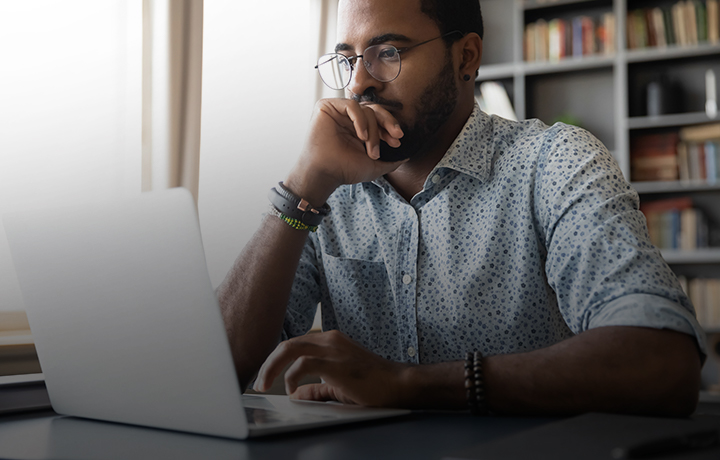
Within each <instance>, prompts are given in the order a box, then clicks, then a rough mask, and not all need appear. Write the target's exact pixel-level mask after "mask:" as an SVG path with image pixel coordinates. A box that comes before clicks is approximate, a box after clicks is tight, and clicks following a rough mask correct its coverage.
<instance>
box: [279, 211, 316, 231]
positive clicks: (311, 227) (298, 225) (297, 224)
mask: <svg viewBox="0 0 720 460" xmlns="http://www.w3.org/2000/svg"><path fill="white" fill-rule="evenodd" d="M270 214H271V215H273V216H275V217H279V218H280V219H282V220H283V221H284V222H285V223H286V224H288V225H289V226H291V227H292V228H294V229H295V230H310V231H311V232H315V231H317V229H318V226H317V225H307V224H304V223H302V222H301V221H299V220H297V219H293V218H292V217H288V216H286V215H285V214H283V213H281V212H280V211H278V209H277V208H276V207H275V206H273V205H270Z"/></svg>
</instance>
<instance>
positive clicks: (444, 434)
mask: <svg viewBox="0 0 720 460" xmlns="http://www.w3.org/2000/svg"><path fill="white" fill-rule="evenodd" d="M551 420H555V419H548V418H515V417H512V418H510V417H508V418H480V417H472V416H471V415H469V414H450V413H434V414H429V413H416V414H411V415H407V416H403V417H399V418H396V419H388V420H381V421H372V422H363V423H356V424H349V425H342V426H338V427H333V428H322V429H316V430H311V431H306V432H297V433H292V434H284V435H276V436H269V437H262V438H257V439H251V440H247V441H233V440H228V439H221V438H212V437H208V436H197V435H192V434H184V433H177V432H171V431H164V430H155V429H149V428H140V427H134V426H128V425H120V424H113V423H104V422H95V421H90V420H84V419H78V418H73V417H61V416H58V415H56V414H54V413H53V412H43V413H36V414H32V413H29V414H24V415H15V416H7V417H4V418H0V458H12V459H44V458H56V459H59V458H63V459H71V458H72V459H77V460H81V459H91V458H92V459H137V460H144V459H152V460H157V459H166V458H167V459H175V460H185V459H193V460H194V459H213V460H214V459H218V460H221V459H235V460H237V459H275V458H277V459H286V460H292V459H298V460H310V459H312V460H315V459H343V460H352V459H363V460H365V459H371V458H372V459H385V458H387V459H405V458H408V459H433V460H439V459H440V458H442V457H443V455H446V454H448V453H450V452H453V451H456V450H458V449H462V448H467V447H470V446H473V445H475V444H478V443H481V442H485V441H490V440H493V439H497V438H499V437H501V436H504V435H509V434H513V433H517V432H520V431H522V430H526V429H530V428H533V427H536V426H539V425H542V424H544V423H547V422H549V421H551Z"/></svg>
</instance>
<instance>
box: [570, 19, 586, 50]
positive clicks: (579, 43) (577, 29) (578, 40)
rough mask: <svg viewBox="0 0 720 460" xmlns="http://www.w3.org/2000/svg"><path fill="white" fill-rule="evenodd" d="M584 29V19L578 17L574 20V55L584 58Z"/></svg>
mask: <svg viewBox="0 0 720 460" xmlns="http://www.w3.org/2000/svg"><path fill="white" fill-rule="evenodd" d="M582 34H583V27H582V17H581V16H578V17H576V18H573V20H572V44H573V45H572V55H573V57H582V55H583V36H582Z"/></svg>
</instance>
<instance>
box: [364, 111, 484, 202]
mask: <svg viewBox="0 0 720 460" xmlns="http://www.w3.org/2000/svg"><path fill="white" fill-rule="evenodd" d="M492 145H493V124H492V121H491V119H490V116H489V115H487V114H486V113H485V112H483V111H482V110H480V106H479V105H478V104H477V102H476V103H475V106H474V107H473V111H472V113H471V114H470V117H468V119H467V121H466V122H465V126H463V129H462V130H461V131H460V134H459V135H458V137H457V138H455V141H454V142H453V143H452V144H451V145H450V148H449V149H448V151H447V152H446V153H445V155H444V156H443V157H442V159H441V160H440V161H439V162H438V164H437V165H435V168H433V171H432V172H430V174H428V178H429V177H432V175H433V173H434V172H436V171H438V170H440V169H441V168H448V169H453V170H456V171H458V172H461V173H463V174H467V175H470V176H472V177H474V178H476V179H478V180H479V181H481V182H483V181H485V180H487V178H488V177H489V176H490V169H491V167H492V154H491V152H490V149H491V146H492ZM373 183H374V184H375V185H377V186H378V187H380V188H382V189H383V190H385V192H386V193H389V192H390V190H392V186H390V183H389V182H388V181H387V180H386V179H385V177H383V176H381V177H378V178H377V179H375V180H374V181H373Z"/></svg>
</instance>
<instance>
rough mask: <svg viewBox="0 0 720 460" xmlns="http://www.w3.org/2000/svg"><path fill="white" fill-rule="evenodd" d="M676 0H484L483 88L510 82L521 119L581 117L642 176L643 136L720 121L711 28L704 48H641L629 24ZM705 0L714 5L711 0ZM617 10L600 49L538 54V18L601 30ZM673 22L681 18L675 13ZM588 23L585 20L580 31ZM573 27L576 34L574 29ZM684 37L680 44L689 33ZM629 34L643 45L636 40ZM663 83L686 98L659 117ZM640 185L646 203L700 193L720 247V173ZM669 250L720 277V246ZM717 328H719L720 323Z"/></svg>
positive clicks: (685, 264)
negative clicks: (654, 102)
mask: <svg viewBox="0 0 720 460" xmlns="http://www.w3.org/2000/svg"><path fill="white" fill-rule="evenodd" d="M677 3H678V0H657V1H651V0H584V1H582V0H581V1H578V0H575V1H571V0H480V4H481V6H482V9H483V15H484V17H485V40H484V42H483V46H484V54H483V64H482V65H481V67H480V70H479V72H478V77H477V81H476V82H477V85H478V86H479V85H480V84H481V83H482V82H485V81H496V82H499V83H501V84H502V85H503V87H504V88H505V89H506V91H507V92H508V95H509V97H510V99H511V101H512V102H513V106H514V109H515V112H516V114H517V116H518V118H519V119H525V118H539V119H541V120H542V121H544V122H545V123H547V124H552V123H554V122H555V121H557V120H562V119H563V118H566V116H567V115H568V114H569V115H572V117H573V118H574V119H575V120H577V121H578V124H580V125H581V126H582V127H584V128H586V129H588V130H589V131H590V132H592V133H593V134H594V135H595V136H597V137H598V138H599V139H600V140H601V141H602V142H603V143H604V144H605V145H606V146H607V148H608V149H609V150H610V151H611V152H612V154H613V156H614V157H615V159H616V160H617V161H618V163H619V165H620V168H621V170H622V171H623V174H624V175H625V177H626V178H633V176H632V175H631V172H633V171H632V169H631V168H632V167H633V161H632V159H633V158H634V157H633V155H632V151H631V150H632V149H631V145H632V144H633V140H634V139H636V138H637V137H638V136H642V135H644V134H653V133H663V132H667V131H672V130H680V129H682V128H684V127H687V126H695V125H702V124H712V123H720V115H715V116H714V117H711V116H709V115H708V113H706V111H705V98H706V84H705V83H706V80H705V78H706V77H705V72H706V71H707V70H708V69H712V70H713V71H714V72H715V75H716V77H717V80H718V82H720V40H718V41H716V42H714V41H710V40H709V38H710V37H709V34H708V31H707V30H706V32H705V40H698V43H696V44H682V45H679V44H673V43H670V44H665V46H662V43H649V41H650V39H649V37H650V34H646V35H645V37H648V39H647V41H648V43H647V44H648V45H649V44H652V45H654V46H646V47H643V48H637V46H638V45H639V42H638V34H636V33H632V31H633V30H637V24H636V23H631V24H630V25H631V27H630V29H629V28H628V21H634V20H636V19H635V18H636V16H637V15H638V14H639V13H638V12H639V11H642V12H643V14H645V15H647V16H646V18H648V19H647V21H648V22H646V24H645V25H646V26H647V28H648V29H649V28H650V24H651V22H652V19H650V18H652V16H651V14H652V13H656V14H659V13H657V12H656V11H650V10H654V9H656V8H658V7H660V8H661V9H667V10H668V11H672V7H673V5H675V4H677ZM702 3H703V4H704V5H707V0H702ZM648 11H650V12H648ZM609 13H612V16H613V20H614V34H609V35H608V31H607V30H603V31H602V35H600V36H601V37H605V39H604V40H602V39H600V40H598V43H600V45H598V48H599V49H598V51H597V52H595V53H593V54H583V55H582V56H573V55H572V54H573V53H574V51H575V50H574V46H576V45H575V44H574V43H572V39H569V40H568V41H565V42H564V45H563V44H561V45H559V46H561V47H563V46H564V49H565V54H566V55H569V56H567V57H561V56H559V55H558V54H555V55H553V56H549V55H547V54H545V55H544V54H543V53H536V52H535V51H536V48H535V46H538V45H537V41H532V42H531V45H528V35H527V30H528V25H530V24H532V25H533V27H535V26H536V25H537V24H543V26H546V25H547V26H548V27H549V28H550V27H553V26H551V21H553V20H556V21H555V22H556V25H555V27H557V22H565V26H564V27H566V30H567V29H568V28H569V27H571V26H572V25H573V24H574V22H573V19H574V18H577V17H579V16H587V17H590V18H593V20H594V23H595V24H596V26H597V25H598V24H602V25H608V23H607V22H605V21H606V19H605V16H608V15H609ZM629 14H630V18H629V16H628V15H629ZM706 14H707V11H706ZM661 17H662V16H661ZM558 19H559V20H561V21H557V20H558ZM655 20H658V21H659V20H660V19H655ZM665 20H666V21H667V20H670V21H672V20H673V17H672V15H670V18H667V17H665ZM719 21H720V19H719ZM665 24H672V22H670V23H667V22H666V23H665ZM580 25H581V24H580V23H579V22H578V27H579V26H580ZM653 27H658V29H659V27H660V26H659V24H657V23H653ZM531 30H532V29H531ZM629 30H630V32H629ZM659 30H660V29H659ZM572 33H573V30H571V32H570V35H572ZM673 33H674V31H673ZM629 34H630V36H629ZM658 36H659V35H657V34H656V35H654V37H658ZM534 37H538V36H534ZM677 38H678V41H680V38H681V37H677ZM683 38H685V37H683ZM701 38H702V37H701ZM538 40H540V43H542V44H543V45H545V44H547V45H545V46H547V48H548V49H551V50H552V49H553V48H552V47H553V46H554V47H555V48H554V49H555V52H556V53H557V50H558V39H555V40H556V41H555V42H554V45H551V44H550V42H551V41H552V38H545V39H544V40H547V41H545V42H543V41H542V40H543V39H538ZM629 40H630V41H632V42H633V43H631V44H632V45H634V46H635V47H631V46H630V44H629V43H628V41H629ZM657 40H658V38H655V39H654V41H657ZM608 41H610V42H612V46H609V45H608ZM560 42H561V43H562V40H560ZM581 42H582V40H581ZM658 45H659V46H658ZM528 50H532V52H529V51H528ZM551 54H552V52H551ZM561 54H562V53H561ZM538 58H539V59H538ZM658 79H662V80H663V81H670V82H671V83H672V87H671V88H672V91H669V90H668V89H667V88H665V90H666V92H673V93H677V95H679V97H678V98H677V99H678V101H676V102H677V103H676V104H675V105H674V106H671V104H666V106H665V110H664V111H661V114H658V115H654V116H650V115H648V112H647V108H648V104H647V94H648V91H647V89H648V85H649V83H650V82H653V81H657V80H658ZM716 86H717V83H716ZM588 88H592V91H588ZM478 91H479V90H478ZM717 92H719V91H718V90H717V88H716V93H717ZM666 102H667V101H666ZM632 185H633V186H634V187H635V189H636V190H637V191H638V193H639V194H640V197H641V202H643V203H649V202H652V201H656V200H668V199H676V198H682V197H691V198H692V201H693V206H696V207H697V208H699V209H701V210H702V212H703V213H704V214H705V217H706V219H707V221H708V224H709V225H710V227H711V228H713V229H714V232H713V231H710V233H711V235H709V238H708V239H709V242H710V244H711V246H720V178H719V179H717V180H716V181H705V180H682V181H680V180H678V181H633V182H632ZM662 254H663V257H664V258H665V260H666V261H667V262H668V264H670V266H671V268H673V270H674V271H675V272H676V273H677V274H678V275H679V276H683V277H687V278H688V279H690V278H720V247H709V248H699V249H694V250H680V249H662ZM708 330H709V331H715V332H717V331H720V328H715V327H713V328H708Z"/></svg>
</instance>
